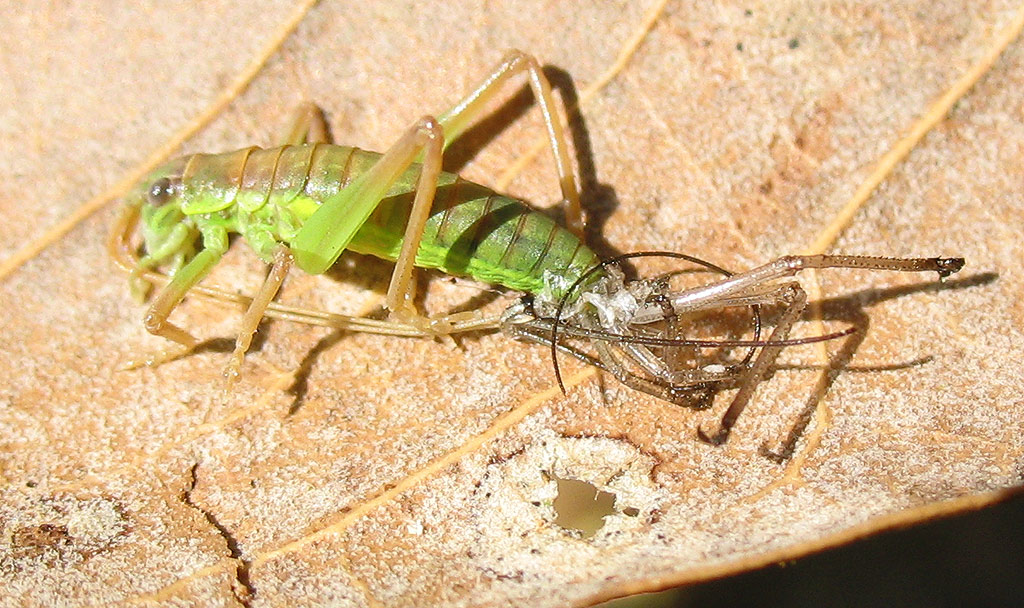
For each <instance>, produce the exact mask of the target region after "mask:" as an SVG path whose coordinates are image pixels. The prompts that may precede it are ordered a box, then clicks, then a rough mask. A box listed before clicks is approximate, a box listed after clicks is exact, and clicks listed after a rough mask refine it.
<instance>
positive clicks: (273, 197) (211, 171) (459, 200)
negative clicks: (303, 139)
mask: <svg viewBox="0 0 1024 608" xmlns="http://www.w3.org/2000/svg"><path fill="white" fill-rule="evenodd" d="M379 158H380V154H378V153H375V152H367V151H365V150H359V149H357V148H351V147H345V146H334V145H328V144H308V145H301V146H284V147H279V148H270V149H265V150H264V149H260V148H246V149H243V150H238V151H235V152H227V153H224V154H196V155H194V156H192V157H191V158H190V159H189V161H188V164H187V166H186V167H185V170H184V173H183V175H182V204H181V209H182V211H183V212H184V213H185V214H187V215H189V216H192V219H193V221H194V222H195V223H196V225H197V226H198V225H201V224H202V223H204V222H209V223H218V224H222V225H224V226H225V227H226V228H227V229H228V230H230V231H233V232H237V233H239V234H241V235H242V236H243V237H245V239H246V240H247V241H248V242H249V244H250V245H251V246H252V247H253V249H255V250H256V252H257V253H258V254H259V255H260V257H261V258H263V259H264V260H269V259H270V258H271V257H272V252H273V249H274V247H275V246H276V244H277V243H281V242H283V243H288V244H290V243H291V241H292V239H294V238H295V236H296V235H297V234H298V232H299V231H300V230H301V229H302V226H303V225H304V223H305V222H306V220H307V219H309V217H310V216H311V215H312V214H313V212H314V211H316V210H317V208H318V207H319V206H320V203H321V202H322V201H323V200H325V199H327V198H328V197H330V196H331V195H333V194H335V193H337V192H338V191H339V190H340V189H342V188H344V187H345V186H346V185H347V184H348V183H349V182H351V181H352V180H353V179H355V178H356V177H358V176H359V175H361V174H362V173H364V172H365V171H367V170H368V169H369V168H370V167H371V166H372V165H373V164H374V163H375V162H376V161H377V159H379ZM419 173H420V166H419V165H418V164H417V165H413V166H411V167H409V169H408V170H407V171H406V172H405V173H404V174H403V175H402V176H401V177H400V178H399V179H398V181H397V182H396V183H395V184H394V186H393V187H392V188H391V190H390V191H389V192H388V195H387V197H385V198H384V200H382V201H381V202H380V204H379V205H378V206H377V208H376V209H375V211H374V212H373V213H372V214H371V215H370V217H369V219H368V220H367V221H366V223H365V224H363V226H362V227H361V228H360V229H359V231H358V232H357V233H356V235H355V238H354V239H353V240H352V242H351V243H350V244H349V247H348V248H349V249H351V250H352V251H356V252H358V253H364V254H369V255H373V256H376V257H379V258H383V259H386V260H395V259H397V257H398V254H399V251H400V250H401V246H402V234H403V232H404V230H405V224H406V221H407V219H408V217H409V210H410V207H411V205H412V201H413V196H414V191H415V185H416V180H417V179H418V177H419ZM598 262H599V260H598V258H597V256H596V255H595V254H594V253H593V252H592V251H591V250H590V249H589V248H587V247H586V245H584V244H583V243H581V242H580V240H579V239H578V238H577V237H576V236H575V235H573V234H572V233H571V232H569V231H568V230H566V229H564V228H562V227H561V226H559V225H558V224H556V223H555V222H554V221H553V220H552V219H551V218H549V217H548V216H546V215H544V214H542V213H538V212H536V211H533V210H532V209H530V208H529V207H527V206H526V205H525V204H524V203H522V202H521V201H518V200H515V199H512V198H508V197H505V196H501V195H499V194H495V193H494V192H492V191H491V190H489V189H487V188H485V187H483V186H480V185H478V184H475V183H473V182H468V181H466V180H463V179H461V178H460V177H458V176H457V175H455V174H452V173H441V175H440V177H439V178H438V187H437V193H436V195H435V198H434V205H433V211H432V212H431V215H430V218H429V220H428V221H427V225H426V228H425V230H424V233H423V240H422V241H421V244H420V248H419V251H418V252H417V255H416V265H417V266H420V267H423V268H437V269H440V270H442V271H443V272H445V273H448V274H451V275H455V276H468V277H472V278H474V279H477V280H480V281H484V282H488V283H498V284H501V285H504V286H506V287H509V288H512V289H517V290H520V291H525V292H528V293H533V294H539V293H541V292H543V291H547V293H548V295H549V296H551V297H554V298H558V297H560V296H561V295H562V294H563V293H564V291H565V290H566V289H567V288H568V287H569V285H571V284H572V283H573V282H574V281H575V280H576V279H578V278H579V277H580V276H581V275H582V274H583V273H584V272H586V271H587V270H588V269H589V268H591V267H592V266H594V265H595V264H597V263H598ZM595 274H596V273H595ZM595 278H596V277H595ZM588 282H589V281H588Z"/></svg>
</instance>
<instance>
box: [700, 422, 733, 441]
mask: <svg viewBox="0 0 1024 608" xmlns="http://www.w3.org/2000/svg"><path fill="white" fill-rule="evenodd" d="M697 437H699V438H700V440H701V441H703V442H704V443H707V444H709V445H722V444H723V443H725V440H726V439H728V438H729V429H727V428H725V427H721V428H719V429H718V432H717V433H715V434H714V435H710V436H709V435H708V434H707V433H705V432H704V429H702V428H700V427H699V426H698V427H697Z"/></svg>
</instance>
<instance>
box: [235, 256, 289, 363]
mask: <svg viewBox="0 0 1024 608" xmlns="http://www.w3.org/2000/svg"><path fill="white" fill-rule="evenodd" d="M293 261H294V258H293V256H292V252H291V250H290V249H288V247H287V246H286V245H279V246H278V248H277V249H276V250H275V251H274V263H273V264H272V265H271V266H270V272H269V273H268V274H267V278H266V280H265V281H263V286H262V287H260V290H259V291H258V292H257V293H256V295H255V297H253V299H252V302H251V303H250V304H249V308H248V309H247V310H246V311H245V315H244V316H243V317H242V321H241V323H240V324H239V327H238V337H237V338H235V350H234V352H233V353H231V362H230V363H228V366H227V368H226V369H225V370H224V376H225V377H226V378H227V379H228V381H229V382H233V381H235V380H237V379H238V376H239V373H240V370H241V368H242V360H243V359H244V358H245V351H247V350H249V345H250V344H252V336H253V334H254V333H256V328H257V327H259V325H260V322H261V321H262V320H263V315H264V313H266V311H267V306H269V305H270V302H271V300H273V299H274V296H275V295H277V292H278V290H280V289H281V284H282V283H284V279H285V277H286V276H288V271H289V270H290V269H291V267H292V262H293Z"/></svg>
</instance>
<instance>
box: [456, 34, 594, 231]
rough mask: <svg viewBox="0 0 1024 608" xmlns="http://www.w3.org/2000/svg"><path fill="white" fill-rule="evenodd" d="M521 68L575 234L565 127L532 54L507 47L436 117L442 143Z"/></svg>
mask: <svg viewBox="0 0 1024 608" xmlns="http://www.w3.org/2000/svg"><path fill="white" fill-rule="evenodd" d="M524 71H525V72H528V73H529V84H530V89H531V90H532V91H533V96H534V98H535V99H536V100H537V105H538V106H539V107H540V111H541V114H542V115H543V116H544V125H545V127H546V128H547V132H548V133H547V134H548V143H549V144H550V145H551V154H552V156H553V157H554V161H555V169H556V170H557V171H558V183H559V186H560V187H561V189H562V202H563V203H564V204H565V206H566V209H565V217H566V223H567V224H568V225H569V229H570V230H572V231H573V232H574V233H576V236H581V235H582V234H583V211H582V209H581V207H580V194H579V186H578V185H577V184H576V175H575V173H574V172H573V168H572V163H571V162H570V160H569V149H568V147H567V145H566V141H567V138H566V135H565V127H564V126H563V125H562V119H561V118H559V116H558V112H557V111H556V109H555V99H554V95H552V93H551V83H549V82H548V79H547V76H545V75H544V70H542V69H541V67H540V64H539V63H538V62H537V60H536V59H535V58H534V57H533V56H531V55H527V54H526V53H523V52H522V51H519V50H515V49H513V50H511V51H508V52H507V53H506V54H505V57H504V58H503V59H502V60H501V63H500V64H498V67H497V68H495V69H494V71H493V72H491V73H490V74H489V75H488V76H487V77H485V78H484V79H483V80H482V81H481V82H480V84H479V85H477V87H476V88H475V89H473V92H471V93H470V94H469V95H467V96H466V97H465V99H463V100H462V101H460V102H459V103H457V104H455V106H454V107H452V109H450V110H448V111H447V112H445V113H444V114H442V115H441V116H440V117H439V118H438V121H439V122H440V123H441V126H442V127H443V128H444V133H445V137H446V139H447V140H446V142H445V147H448V146H449V145H451V143H452V142H453V141H455V140H456V139H458V137H459V136H460V135H462V134H463V133H464V132H465V131H466V130H467V129H468V128H469V126H470V125H471V124H472V123H473V122H474V121H476V120H477V119H479V118H480V117H481V116H482V115H483V113H484V111H485V110H486V107H485V106H486V105H487V103H488V102H489V101H491V100H492V99H494V97H495V96H496V95H497V94H498V93H499V92H501V89H502V87H503V85H504V84H505V83H506V82H508V80H509V79H510V78H512V77H514V76H515V75H516V74H519V73H521V72H524Z"/></svg>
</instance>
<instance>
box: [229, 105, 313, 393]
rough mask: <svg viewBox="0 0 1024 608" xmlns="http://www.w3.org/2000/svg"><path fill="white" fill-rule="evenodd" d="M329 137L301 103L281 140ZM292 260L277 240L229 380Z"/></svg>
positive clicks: (237, 341) (239, 366)
mask: <svg viewBox="0 0 1024 608" xmlns="http://www.w3.org/2000/svg"><path fill="white" fill-rule="evenodd" d="M328 139H329V136H328V133H327V123H326V122H325V121H324V115H323V112H322V111H321V110H320V108H319V107H318V106H317V105H316V104H313V103H303V104H301V105H300V106H299V107H298V108H297V109H296V111H295V118H294V119H293V120H292V122H291V124H290V125H289V126H288V130H287V131H286V132H285V135H284V137H283V138H282V143H283V144H285V145H293V146H297V145H300V144H303V143H307V142H308V143H320V142H325V141H327V140H328ZM266 238H270V236H269V235H266ZM294 261H295V257H294V256H293V255H292V251H291V249H289V248H288V247H287V246H286V245H284V244H279V245H278V246H277V248H276V249H274V262H273V264H271V266H270V272H268V273H267V278H266V279H265V280H264V281H263V285H262V286H261V287H260V290H259V291H258V292H257V293H256V295H255V296H254V297H253V299H252V301H251V302H249V307H248V308H247V309H246V311H245V315H243V316H242V320H241V322H240V323H239V326H238V335H237V336H236V337H235V349H234V351H233V352H232V353H231V361H230V362H229V363H228V365H227V367H226V368H225V369H224V376H225V377H226V378H227V379H228V381H229V382H234V381H235V380H237V379H238V377H239V375H240V373H241V369H242V361H243V360H244V359H245V353H246V351H248V350H249V346H250V345H251V344H252V337H253V334H255V333H256V329H257V328H258V327H259V325H260V322H262V321H263V317H264V315H265V314H266V312H267V307H268V306H270V303H271V302H272V301H273V300H274V296H276V295H277V292H278V291H280V289H281V285H282V284H283V283H284V280H285V277H287V276H288V271H289V270H291V267H292V264H293V263H294Z"/></svg>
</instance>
